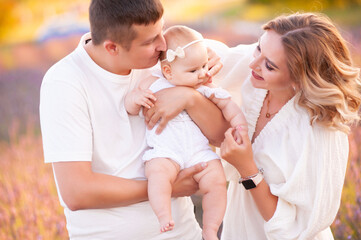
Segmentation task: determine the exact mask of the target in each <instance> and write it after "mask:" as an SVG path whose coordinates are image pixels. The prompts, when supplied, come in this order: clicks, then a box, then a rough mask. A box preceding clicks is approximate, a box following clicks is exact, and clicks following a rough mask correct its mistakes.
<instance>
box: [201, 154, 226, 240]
mask: <svg viewBox="0 0 361 240" xmlns="http://www.w3.org/2000/svg"><path fill="white" fill-rule="evenodd" d="M194 179H195V180H196V181H197V182H199V189H200V192H201V193H202V194H203V199H202V207H203V233H202V234H203V238H204V239H205V240H213V239H217V240H218V237H217V231H218V229H219V226H220V225H221V223H222V220H223V217H224V213H225V211H226V205H227V189H226V177H225V175H224V171H223V167H222V164H221V162H220V160H218V159H216V160H212V161H210V162H208V167H207V168H206V169H205V170H204V171H202V172H200V173H198V174H196V175H195V176H194Z"/></svg>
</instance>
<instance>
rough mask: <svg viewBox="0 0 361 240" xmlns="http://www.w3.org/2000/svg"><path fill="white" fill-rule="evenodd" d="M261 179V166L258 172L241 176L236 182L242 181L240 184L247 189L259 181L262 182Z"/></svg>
mask: <svg viewBox="0 0 361 240" xmlns="http://www.w3.org/2000/svg"><path fill="white" fill-rule="evenodd" d="M262 180H263V168H259V169H258V173H256V174H254V175H252V176H248V177H245V178H242V177H241V178H240V179H239V181H238V182H239V183H242V185H243V186H244V188H245V189H246V190H249V189H253V188H255V187H257V185H258V184H259V183H260V182H262Z"/></svg>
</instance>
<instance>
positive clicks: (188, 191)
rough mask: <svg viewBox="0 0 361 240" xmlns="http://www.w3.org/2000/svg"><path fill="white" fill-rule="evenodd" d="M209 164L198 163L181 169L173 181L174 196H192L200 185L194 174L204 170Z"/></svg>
mask: <svg viewBox="0 0 361 240" xmlns="http://www.w3.org/2000/svg"><path fill="white" fill-rule="evenodd" d="M207 166H208V165H207V163H198V164H196V165H194V166H192V167H189V168H185V169H183V170H181V171H180V172H179V173H178V176H177V178H176V180H175V181H174V183H173V187H172V197H184V196H191V195H193V194H194V193H196V192H197V191H198V189H199V186H198V183H197V182H196V181H195V180H194V178H193V176H194V175H196V174H197V173H199V172H201V171H203V170H204V169H205V168H206V167H207Z"/></svg>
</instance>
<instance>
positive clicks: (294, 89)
mask: <svg viewBox="0 0 361 240" xmlns="http://www.w3.org/2000/svg"><path fill="white" fill-rule="evenodd" d="M291 86H292V89H293V91H294V92H296V86H295V85H293V84H292V85H291Z"/></svg>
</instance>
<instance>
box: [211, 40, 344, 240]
mask: <svg viewBox="0 0 361 240" xmlns="http://www.w3.org/2000/svg"><path fill="white" fill-rule="evenodd" d="M215 44H216V43H215ZM254 47H255V45H249V46H247V45H240V46H237V47H236V48H234V49H227V48H226V47H225V46H223V47H222V48H223V50H222V51H221V52H218V51H217V50H219V48H218V47H217V46H214V48H213V49H215V50H216V52H217V53H218V54H219V55H221V56H222V61H223V64H224V66H225V68H226V69H223V70H222V71H223V72H221V73H220V74H219V76H217V77H218V79H217V78H216V79H215V82H216V83H217V82H218V85H221V86H223V87H224V88H225V89H227V90H229V89H228V86H229V87H232V88H233V87H235V86H237V87H239V86H240V84H242V83H243V85H242V91H238V92H233V94H232V95H233V96H232V97H233V98H235V97H236V98H237V97H239V98H242V100H241V102H242V110H243V112H244V115H245V116H246V119H247V122H248V128H249V136H250V138H252V136H253V134H254V131H255V127H256V123H257V119H258V117H259V114H260V110H261V107H262V104H263V101H264V98H265V96H266V93H267V91H266V90H264V89H256V88H254V87H253V86H252V84H251V82H250V78H249V77H246V78H243V77H244V75H245V74H248V75H249V74H250V69H249V68H248V64H249V62H250V61H251V60H252V53H253V50H254ZM227 68H228V69H229V70H228V71H227ZM241 75H242V77H241ZM243 79H246V80H245V81H243ZM295 101H296V97H294V98H292V99H291V100H290V101H289V102H288V103H287V104H286V105H285V106H284V107H283V108H282V109H281V110H280V111H279V112H278V113H277V114H276V115H275V116H274V117H273V119H272V120H271V121H270V122H269V123H268V124H267V125H266V126H265V127H264V129H263V130H262V131H261V133H260V134H259V135H258V136H257V138H256V139H255V141H254V143H253V144H252V149H253V154H254V160H255V162H256V164H257V166H258V167H262V168H263V169H264V177H265V181H266V182H267V184H268V185H269V187H270V190H271V193H272V194H273V195H275V196H278V204H277V209H276V212H275V213H274V215H273V217H272V218H271V219H270V220H269V221H268V222H265V221H264V219H263V218H262V216H261V214H260V213H259V211H258V208H257V206H256V204H255V202H254V200H253V198H252V195H251V193H250V192H249V191H247V190H245V188H244V187H243V186H242V185H241V184H239V183H238V179H239V177H240V176H239V174H238V172H237V171H236V170H235V169H234V168H233V167H232V166H230V165H229V164H225V166H226V169H225V170H226V171H225V172H226V176H227V179H228V180H229V181H230V182H229V186H228V194H227V200H228V201H227V210H226V215H225V217H224V222H223V233H222V240H259V239H260V240H261V239H262V240H263V239H272V240H273V239H274V240H279V239H297V240H303V239H304V240H306V239H316V240H329V239H333V236H332V233H331V231H330V228H329V226H330V225H331V223H332V222H333V220H334V219H335V217H336V213H337V211H338V208H339V206H340V200H341V192H342V187H343V183H344V178H345V172H346V166H347V160H348V151H349V145H348V139H347V135H346V134H345V133H343V132H341V131H333V130H330V129H327V128H323V127H320V126H318V125H317V124H316V125H314V126H311V125H310V117H309V115H308V113H307V111H306V110H305V109H303V108H301V107H298V105H297V104H295Z"/></svg>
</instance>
